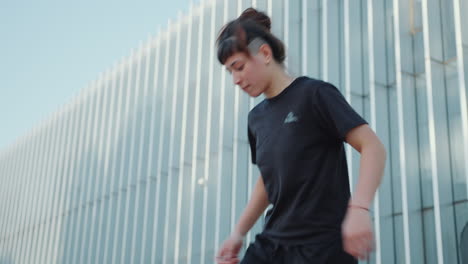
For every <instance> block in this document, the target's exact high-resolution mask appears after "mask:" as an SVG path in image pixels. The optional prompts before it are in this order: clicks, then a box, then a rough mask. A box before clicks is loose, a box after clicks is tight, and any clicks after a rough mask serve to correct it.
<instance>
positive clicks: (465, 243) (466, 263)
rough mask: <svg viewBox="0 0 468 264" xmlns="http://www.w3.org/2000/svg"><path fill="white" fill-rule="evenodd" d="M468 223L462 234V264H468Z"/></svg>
mask: <svg viewBox="0 0 468 264" xmlns="http://www.w3.org/2000/svg"><path fill="white" fill-rule="evenodd" d="M467 249H468V223H466V225H465V227H464V228H463V231H462V233H461V243H460V252H461V255H462V256H461V258H462V264H468V250H467Z"/></svg>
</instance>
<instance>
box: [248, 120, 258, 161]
mask: <svg viewBox="0 0 468 264" xmlns="http://www.w3.org/2000/svg"><path fill="white" fill-rule="evenodd" d="M247 130H248V133H249V145H250V153H251V154H252V155H251V156H252V163H253V164H257V159H256V145H257V143H256V140H255V135H254V134H253V132H252V130H251V129H250V126H248V128H247Z"/></svg>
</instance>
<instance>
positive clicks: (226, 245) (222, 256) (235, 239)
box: [216, 233, 244, 264]
mask: <svg viewBox="0 0 468 264" xmlns="http://www.w3.org/2000/svg"><path fill="white" fill-rule="evenodd" d="M243 240H244V237H243V236H241V235H240V234H236V233H233V234H231V236H229V238H228V239H226V241H224V242H223V244H222V245H221V248H220V249H219V251H218V255H217V256H216V262H217V263H218V264H237V263H239V257H238V255H239V251H240V249H241V247H242V244H243Z"/></svg>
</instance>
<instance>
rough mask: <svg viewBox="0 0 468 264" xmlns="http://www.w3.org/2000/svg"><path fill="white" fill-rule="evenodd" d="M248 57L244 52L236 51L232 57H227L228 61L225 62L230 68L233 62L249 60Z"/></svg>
mask: <svg viewBox="0 0 468 264" xmlns="http://www.w3.org/2000/svg"><path fill="white" fill-rule="evenodd" d="M247 59H248V57H247V55H246V54H245V53H244V52H235V53H234V54H232V55H231V56H230V57H228V58H227V60H226V62H225V63H224V66H225V67H226V68H230V67H231V66H232V64H233V63H235V62H237V61H240V60H244V61H245V60H247Z"/></svg>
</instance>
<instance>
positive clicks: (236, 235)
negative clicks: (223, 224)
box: [231, 231, 245, 240]
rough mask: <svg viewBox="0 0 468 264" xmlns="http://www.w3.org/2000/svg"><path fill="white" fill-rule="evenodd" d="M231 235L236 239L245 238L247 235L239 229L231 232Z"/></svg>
mask: <svg viewBox="0 0 468 264" xmlns="http://www.w3.org/2000/svg"><path fill="white" fill-rule="evenodd" d="M231 237H232V238H234V239H236V240H244V238H245V235H243V234H241V233H240V232H238V231H234V232H232V233H231Z"/></svg>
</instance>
